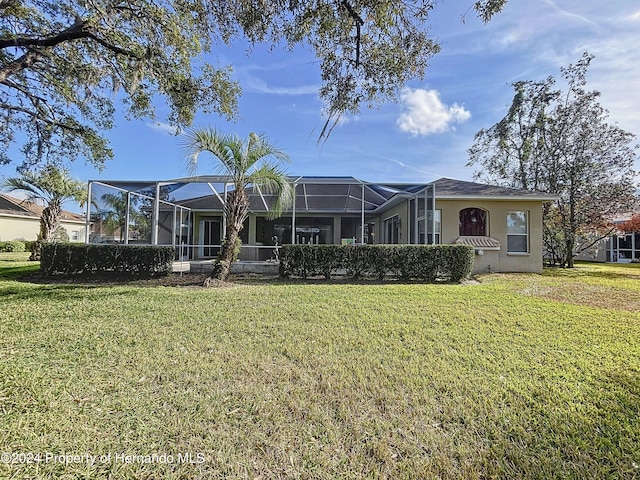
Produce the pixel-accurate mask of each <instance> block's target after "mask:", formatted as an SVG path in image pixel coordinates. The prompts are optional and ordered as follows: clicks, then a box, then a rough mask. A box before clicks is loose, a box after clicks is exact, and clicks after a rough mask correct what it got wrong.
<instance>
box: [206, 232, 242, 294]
mask: <svg viewBox="0 0 640 480" xmlns="http://www.w3.org/2000/svg"><path fill="white" fill-rule="evenodd" d="M237 241H238V232H237V231H235V228H230V229H229V228H228V229H227V236H226V238H225V240H224V242H223V243H222V248H221V249H220V254H219V255H218V258H217V259H216V262H215V263H214V265H213V271H212V272H211V275H210V276H209V278H207V279H206V280H205V281H204V286H205V287H210V286H212V285H214V284H215V283H217V282H224V281H225V280H226V279H227V278H228V277H229V272H230V271H231V264H232V263H233V262H235V260H236V256H237V254H236V248H237V246H236V243H237Z"/></svg>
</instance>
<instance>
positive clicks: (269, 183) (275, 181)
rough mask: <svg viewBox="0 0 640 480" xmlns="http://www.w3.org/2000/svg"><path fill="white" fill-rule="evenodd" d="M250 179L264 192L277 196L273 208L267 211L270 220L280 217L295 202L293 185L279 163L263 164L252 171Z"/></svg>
mask: <svg viewBox="0 0 640 480" xmlns="http://www.w3.org/2000/svg"><path fill="white" fill-rule="evenodd" d="M248 180H249V181H250V182H251V184H253V185H255V186H257V187H259V188H260V189H261V190H262V191H264V193H267V194H272V195H274V196H275V201H274V203H273V205H272V206H271V210H270V211H269V212H268V213H267V218H268V219H269V220H273V219H274V218H278V217H279V216H280V215H282V213H283V212H284V211H285V210H286V209H287V208H289V207H290V206H291V205H292V204H293V195H294V190H293V186H292V185H291V183H289V180H288V177H287V175H286V173H285V172H284V171H283V170H282V169H281V168H279V167H278V166H277V165H273V164H268V163H266V164H263V165H262V166H261V167H260V168H258V169H257V170H254V171H253V172H252V173H251V175H250V176H249V177H248Z"/></svg>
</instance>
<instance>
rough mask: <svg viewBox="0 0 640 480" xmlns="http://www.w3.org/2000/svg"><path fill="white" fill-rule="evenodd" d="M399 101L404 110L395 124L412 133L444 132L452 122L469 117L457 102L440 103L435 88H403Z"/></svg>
mask: <svg viewBox="0 0 640 480" xmlns="http://www.w3.org/2000/svg"><path fill="white" fill-rule="evenodd" d="M400 103H401V104H402V107H403V110H404V112H403V113H402V114H401V115H400V117H399V118H398V121H397V124H398V126H399V127H400V130H402V131H403V132H408V133H411V134H412V135H430V134H432V133H442V132H446V131H448V130H450V129H451V128H452V125H453V124H454V123H462V122H465V121H467V120H468V119H469V118H471V113H470V112H469V111H468V110H465V108H464V107H462V106H460V105H458V104H457V103H454V104H453V105H451V106H447V105H445V104H444V103H442V101H441V100H440V94H439V93H438V92H437V91H436V90H425V89H422V88H416V89H413V88H405V89H403V90H402V92H400Z"/></svg>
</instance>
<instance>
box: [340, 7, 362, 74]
mask: <svg viewBox="0 0 640 480" xmlns="http://www.w3.org/2000/svg"><path fill="white" fill-rule="evenodd" d="M342 6H343V7H344V8H346V9H347V12H349V15H350V16H351V18H353V20H354V21H355V23H356V68H358V67H359V66H360V27H361V26H362V25H364V20H362V18H360V15H358V14H357V13H356V11H355V10H354V9H353V7H352V6H351V4H350V3H349V2H348V1H347V0H342Z"/></svg>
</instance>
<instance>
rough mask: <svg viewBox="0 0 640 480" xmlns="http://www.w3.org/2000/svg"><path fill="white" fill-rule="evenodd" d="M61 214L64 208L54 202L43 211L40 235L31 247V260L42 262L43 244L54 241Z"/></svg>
mask: <svg viewBox="0 0 640 480" xmlns="http://www.w3.org/2000/svg"><path fill="white" fill-rule="evenodd" d="M61 214H62V206H61V205H60V203H59V202H52V203H50V204H49V206H47V207H46V208H45V209H44V210H42V215H41V216H40V233H38V238H37V239H36V241H35V243H34V244H33V246H32V247H31V256H30V257H29V260H33V261H38V260H40V257H41V256H42V244H44V243H48V242H50V241H51V240H52V239H53V235H54V234H55V233H56V230H57V229H58V227H59V226H60V215H61Z"/></svg>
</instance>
